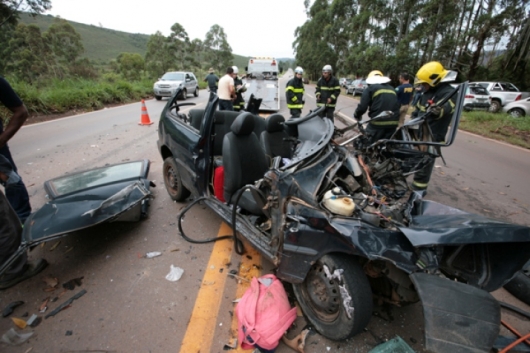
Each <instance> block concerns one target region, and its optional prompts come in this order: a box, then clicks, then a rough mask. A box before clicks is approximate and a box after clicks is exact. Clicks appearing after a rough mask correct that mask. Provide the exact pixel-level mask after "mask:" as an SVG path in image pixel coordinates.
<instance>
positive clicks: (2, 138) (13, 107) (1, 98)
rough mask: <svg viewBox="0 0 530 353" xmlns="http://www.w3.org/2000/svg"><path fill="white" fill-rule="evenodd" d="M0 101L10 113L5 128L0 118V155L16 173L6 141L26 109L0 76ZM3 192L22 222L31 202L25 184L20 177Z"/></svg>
mask: <svg viewBox="0 0 530 353" xmlns="http://www.w3.org/2000/svg"><path fill="white" fill-rule="evenodd" d="M0 102H2V104H3V105H4V106H5V107H6V108H7V109H9V110H10V111H11V113H12V115H11V117H10V118H9V122H8V123H7V125H6V127H5V129H4V125H3V121H2V120H1V119H0V155H2V156H4V157H5V158H6V159H7V160H8V161H9V163H11V166H12V168H13V170H14V172H15V173H17V167H16V165H15V161H14V160H13V157H12V156H11V151H10V150H9V147H8V145H7V142H8V141H9V140H10V139H11V138H12V137H13V136H14V135H15V134H16V133H17V131H18V130H19V129H20V128H21V127H22V125H23V124H24V122H25V121H26V119H27V118H28V110H27V109H26V106H25V105H24V103H22V100H21V99H20V98H19V96H18V95H17V94H16V93H15V91H14V90H13V88H12V87H11V85H10V84H9V82H7V80H6V79H5V78H3V77H1V76H0ZM0 183H1V184H2V185H4V186H5V185H6V184H5V181H2V180H0ZM5 192H6V195H5V196H6V197H7V200H8V201H9V203H10V204H11V207H13V209H14V210H15V212H16V214H17V216H18V218H19V219H20V222H21V223H22V224H24V221H25V220H26V218H28V217H29V215H30V214H31V204H30V202H29V195H28V190H27V189H26V185H24V182H23V181H22V179H21V178H20V179H19V180H18V181H17V182H16V183H15V184H12V185H11V186H10V187H9V188H6V190H5Z"/></svg>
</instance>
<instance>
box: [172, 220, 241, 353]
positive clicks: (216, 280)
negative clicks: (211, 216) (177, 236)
mask: <svg viewBox="0 0 530 353" xmlns="http://www.w3.org/2000/svg"><path fill="white" fill-rule="evenodd" d="M231 233H232V229H231V228H230V226H228V225H227V224H226V223H225V222H223V223H221V227H220V228H219V232H218V233H217V236H221V235H225V234H231ZM232 244H233V243H231V242H229V241H218V242H216V243H215V245H214V247H213V250H212V254H211V255H210V260H209V261H208V266H207V268H206V271H205V273H204V277H203V279H202V283H201V288H200V289H199V294H198V295H197V299H196V300H195V306H194V308H193V312H192V314H191V318H190V321H189V323H188V328H187V329H186V334H185V335H184V339H183V340H182V344H181V346H180V352H181V353H190V352H193V353H209V352H211V351H212V350H211V345H212V341H213V335H214V332H215V328H216V326H217V315H218V313H219V307H220V306H221V297H222V295H223V291H224V287H225V282H226V277H227V274H226V271H223V272H222V273H221V272H220V271H219V269H221V268H225V270H226V265H227V264H229V263H230V259H231V256H232Z"/></svg>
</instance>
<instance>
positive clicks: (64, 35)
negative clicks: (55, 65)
mask: <svg viewBox="0 0 530 353" xmlns="http://www.w3.org/2000/svg"><path fill="white" fill-rule="evenodd" d="M44 37H45V38H46V40H47V41H48V42H49V43H50V45H51V47H52V49H53V53H54V54H55V56H56V57H57V58H58V59H59V61H61V62H63V63H65V64H66V65H68V66H69V65H72V64H74V63H75V61H76V59H77V58H78V57H79V56H80V55H81V54H82V53H83V51H84V48H83V43H82V41H81V35H80V34H79V33H77V32H76V31H75V29H74V27H73V26H72V25H71V24H70V23H68V21H66V20H63V19H60V18H56V19H54V21H53V24H52V25H51V26H50V28H48V30H47V31H46V32H44Z"/></svg>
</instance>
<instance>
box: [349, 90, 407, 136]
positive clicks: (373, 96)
mask: <svg viewBox="0 0 530 353" xmlns="http://www.w3.org/2000/svg"><path fill="white" fill-rule="evenodd" d="M399 108H400V106H399V102H398V100H397V95H396V91H395V90H394V87H392V86H391V85H390V84H389V83H375V84H369V85H368V88H367V89H365V90H364V91H363V95H362V96H361V102H360V103H359V105H358V106H357V109H355V113H354V114H353V117H354V118H355V119H356V120H358V121H360V120H362V117H363V114H364V113H365V112H366V111H367V110H368V109H370V110H369V112H368V116H369V117H370V118H374V117H376V116H378V115H379V114H381V113H382V112H384V111H392V112H393V113H394V114H393V115H391V116H389V117H387V118H382V119H378V120H376V121H373V122H370V123H368V126H367V127H366V135H367V136H368V139H369V140H368V141H369V143H370V144H372V143H374V142H376V141H377V140H380V139H387V138H390V137H391V136H392V134H393V133H394V132H395V131H396V128H397V126H398V123H399Z"/></svg>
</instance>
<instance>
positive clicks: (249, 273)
mask: <svg viewBox="0 0 530 353" xmlns="http://www.w3.org/2000/svg"><path fill="white" fill-rule="evenodd" d="M245 250H246V253H245V255H243V256H242V257H241V265H240V266H239V274H238V276H239V277H242V278H243V280H240V281H239V282H238V285H237V289H236V297H235V298H237V299H239V298H241V297H242V296H243V294H244V293H245V291H246V290H247V289H248V288H249V287H250V281H251V280H252V277H259V276H260V275H261V255H260V254H259V252H258V251H257V250H256V249H254V248H253V247H251V246H250V245H247V244H245ZM233 313H234V315H233V316H232V325H231V326H230V336H231V339H230V342H234V340H235V339H236V338H237V317H236V312H235V305H234V310H233ZM230 352H233V353H244V352H246V353H248V352H249V351H248V350H244V349H241V342H238V344H237V348H236V349H234V350H231V351H230Z"/></svg>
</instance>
